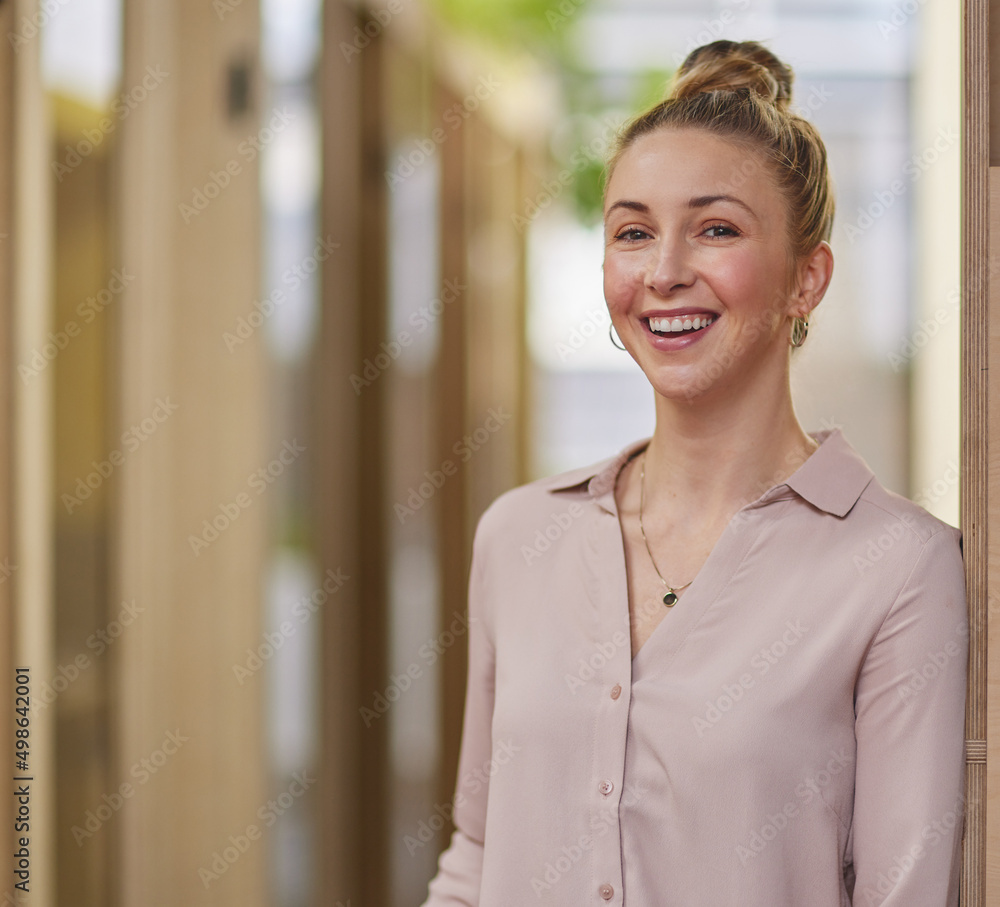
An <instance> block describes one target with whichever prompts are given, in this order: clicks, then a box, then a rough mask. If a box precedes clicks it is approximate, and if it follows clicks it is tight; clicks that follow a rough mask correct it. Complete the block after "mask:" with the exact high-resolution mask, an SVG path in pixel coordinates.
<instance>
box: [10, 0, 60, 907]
mask: <svg viewBox="0 0 1000 907" xmlns="http://www.w3.org/2000/svg"><path fill="white" fill-rule="evenodd" d="M37 13H38V2H37V0H8V2H6V3H4V4H2V5H0V32H2V34H4V35H5V36H12V39H8V40H5V41H3V42H2V46H0V355H2V358H3V361H4V362H5V363H6V367H5V368H4V370H3V377H2V378H0V426H2V430H0V561H2V562H4V563H5V570H3V571H0V574H2V581H0V697H2V699H3V702H4V708H3V710H2V714H3V727H2V731H0V739H2V740H3V741H4V743H5V745H4V746H3V750H4V752H3V754H2V755H0V771H2V772H4V773H5V776H6V777H7V778H11V777H13V775H14V774H16V773H17V772H16V771H15V766H14V764H13V759H12V756H13V753H14V740H15V736H14V730H15V729H14V719H15V717H22V716H20V715H16V714H15V713H14V711H13V707H14V705H15V703H14V698H13V694H14V683H13V681H14V676H13V672H14V669H15V668H16V667H27V668H29V673H30V677H31V684H30V685H31V690H32V692H31V695H32V696H33V697H35V698H36V699H37V695H38V692H39V690H40V688H41V685H42V683H43V682H45V681H46V680H48V679H50V678H51V671H52V667H53V660H52V645H51V643H52V583H51V571H52V519H51V501H52V497H51V492H52V487H51V464H52V434H51V424H52V383H51V373H49V374H44V373H43V374H40V375H39V376H38V380H34V381H31V382H28V383H25V382H24V381H21V380H20V379H19V378H18V373H17V368H16V366H17V364H18V363H21V362H27V361H29V360H30V358H31V353H32V351H33V350H36V349H40V348H41V347H42V346H43V345H44V344H45V342H46V340H47V339H48V338H47V336H46V332H47V331H48V330H49V328H50V323H49V322H50V318H51V299H50V285H49V269H50V264H51V238H52V223H51V211H50V208H51V191H50V185H49V172H48V159H49V152H50V149H49V146H48V133H47V119H46V118H47V109H46V102H45V96H44V92H43V90H42V84H41V77H40V54H41V48H40V45H39V41H38V37H37V32H36V33H34V34H31V33H30V32H29V31H28V30H26V29H24V27H23V23H24V21H25V19H27V20H28V21H30V20H31V19H32V18H33V17H34V16H35V15H36V14H37ZM22 39H23V40H22ZM7 565H9V567H8V566H7ZM35 704H36V703H35V702H33V703H32V706H34V705H35ZM28 717H29V720H30V726H29V728H28V731H29V737H28V738H27V739H28V740H29V741H30V747H29V758H28V760H27V764H28V770H27V774H28V776H29V777H30V778H31V779H32V780H31V781H30V782H29V787H30V800H29V803H28V806H29V808H30V813H31V823H30V825H31V827H30V830H29V833H28V834H27V837H28V845H27V847H28V850H29V851H30V873H31V876H30V884H29V885H28V887H29V889H30V892H31V894H30V898H31V901H30V902H31V904H32V905H35V907H50V905H53V904H54V903H55V900H54V899H55V846H54V841H55V835H54V821H53V820H54V810H55V804H54V790H55V783H54V782H55V755H54V753H55V741H54V729H53V721H52V714H51V711H48V712H41V713H33V712H32V713H29V716H28ZM14 807H15V803H14V801H13V798H12V797H8V798H6V802H5V803H4V804H3V806H2V808H0V847H2V848H4V849H3V853H4V857H3V859H2V860H0V865H2V866H3V867H5V871H4V878H3V881H2V882H0V897H3V896H4V895H5V894H7V893H10V894H15V893H16V892H14V890H13V884H14V875H13V870H14V865H13V858H12V856H11V855H12V854H13V852H14V834H13V831H14V826H13V817H14ZM19 846H20V845H19ZM19 897H23V895H19Z"/></svg>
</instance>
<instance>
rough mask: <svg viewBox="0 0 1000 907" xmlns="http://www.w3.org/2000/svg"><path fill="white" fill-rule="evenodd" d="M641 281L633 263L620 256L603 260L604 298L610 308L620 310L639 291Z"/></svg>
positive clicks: (610, 256) (611, 256) (612, 256)
mask: <svg viewBox="0 0 1000 907" xmlns="http://www.w3.org/2000/svg"><path fill="white" fill-rule="evenodd" d="M641 286H642V279H641V276H640V274H639V271H638V270H637V269H636V267H635V264H634V263H633V262H629V261H628V260H625V259H622V257H621V256H616V255H609V256H607V257H606V258H605V259H604V298H605V300H606V301H607V303H608V305H609V306H610V307H611V308H621V307H622V306H624V305H625V304H626V303H627V302H628V300H629V299H631V298H632V296H633V295H634V294H635V292H636V290H637V289H641Z"/></svg>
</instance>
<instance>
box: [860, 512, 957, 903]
mask: <svg viewBox="0 0 1000 907" xmlns="http://www.w3.org/2000/svg"><path fill="white" fill-rule="evenodd" d="M959 538H960V534H959V532H958V530H956V529H952V528H951V527H946V528H942V529H940V530H939V531H937V532H936V533H935V534H934V535H932V536H931V537H930V538H928V539H927V540H926V541H925V542H924V543H923V547H922V549H921V550H920V553H919V555H918V556H917V559H916V562H915V563H914V565H913V568H912V570H911V571H910V574H909V576H908V578H907V579H906V581H905V582H904V584H903V586H902V589H901V590H900V592H899V594H898V596H897V598H896V601H895V602H894V603H893V605H892V607H891V609H890V610H889V612H888V614H887V615H886V618H885V620H884V621H883V623H882V626H881V627H880V628H879V631H878V633H877V634H876V636H875V639H874V641H873V643H872V645H871V647H870V649H869V651H868V653H867V655H866V657H865V660H864V663H863V665H862V667H861V671H860V674H859V676H858V680H857V685H856V687H855V709H854V711H855V734H856V737H857V766H856V776H855V800H854V819H853V833H852V837H853V854H854V871H855V885H854V896H853V903H854V904H855V905H864V907H871V905H885V907H890V905H891V907H955V905H957V904H958V888H959V874H960V870H961V848H962V831H963V826H964V818H963V817H964V806H965V798H964V794H965V696H966V671H967V664H968V643H969V636H968V619H967V611H966V598H965V577H964V571H963V566H962V554H961V549H960V547H959ZM876 569H878V568H877V567H876Z"/></svg>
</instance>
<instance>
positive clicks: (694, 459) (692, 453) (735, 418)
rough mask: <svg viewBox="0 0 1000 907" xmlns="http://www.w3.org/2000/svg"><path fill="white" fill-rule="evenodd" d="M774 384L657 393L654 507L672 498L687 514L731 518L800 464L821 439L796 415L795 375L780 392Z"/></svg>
mask: <svg viewBox="0 0 1000 907" xmlns="http://www.w3.org/2000/svg"><path fill="white" fill-rule="evenodd" d="M770 391H771V392H769V393H767V394H761V393H756V394H754V393H752V392H750V393H744V394H739V395H733V394H732V393H729V394H726V395H724V396H722V397H720V399H717V400H714V401H713V400H706V399H698V400H695V401H694V402H691V403H688V402H687V401H684V400H673V399H670V398H667V397H663V396H660V395H659V394H657V397H656V431H655V433H654V435H653V438H652V440H651V441H650V443H649V447H648V448H647V450H646V453H645V457H646V464H645V470H646V493H645V507H646V509H647V510H649V511H651V512H654V511H655V510H657V509H659V508H661V507H666V506H669V508H670V509H671V512H672V513H673V514H674V515H675V516H676V517H677V518H678V519H681V520H689V521H691V522H692V523H698V524H704V523H706V522H708V523H712V522H715V521H723V522H725V521H728V519H729V518H730V517H731V516H732V515H733V514H734V513H735V512H736V511H737V510H739V509H740V508H741V507H743V506H744V505H745V504H748V503H750V502H751V501H754V500H756V499H757V498H758V497H760V496H761V495H762V494H763V493H764V492H765V491H767V490H768V489H769V488H771V487H773V486H774V485H776V484H779V483H780V482H782V481H784V480H785V479H787V478H788V476H790V475H791V474H792V473H793V472H795V470H796V469H798V467H799V466H800V465H801V464H802V463H803V462H804V461H805V459H806V458H807V457H808V456H809V455H810V454H811V453H812V452H813V451H814V450H815V449H816V447H817V444H816V442H815V441H813V440H812V439H811V438H810V437H809V436H808V435H807V434H806V433H805V431H803V429H802V427H801V426H800V425H799V422H798V420H797V419H796V417H795V411H794V409H793V406H792V400H791V391H790V388H789V386H788V381H787V377H786V379H785V381H784V382H783V383H782V385H781V389H780V392H778V393H774V392H773V391H774V388H773V386H772V387H771V388H770ZM748 398H750V399H748Z"/></svg>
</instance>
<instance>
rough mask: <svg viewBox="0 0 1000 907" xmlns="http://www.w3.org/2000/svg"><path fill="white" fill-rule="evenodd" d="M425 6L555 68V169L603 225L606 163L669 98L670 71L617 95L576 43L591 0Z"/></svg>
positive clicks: (583, 216) (582, 214)
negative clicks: (637, 119)
mask: <svg viewBox="0 0 1000 907" xmlns="http://www.w3.org/2000/svg"><path fill="white" fill-rule="evenodd" d="M427 2H428V6H429V7H430V8H431V9H432V10H434V11H435V12H436V13H437V15H438V16H439V17H440V18H441V19H442V20H443V21H444V22H445V23H447V24H448V25H449V26H450V27H451V28H452V29H454V30H455V31H456V32H457V33H459V34H465V35H468V36H469V37H471V38H473V39H475V40H476V41H480V42H486V43H488V44H490V45H492V46H494V47H496V48H498V49H499V50H501V51H504V52H508V53H524V52H529V53H531V54H533V55H534V56H536V57H537V58H539V59H541V60H543V61H545V62H546V63H547V65H549V66H550V67H551V69H552V71H553V72H554V73H555V74H556V76H557V78H558V80H559V84H560V86H561V93H562V98H563V104H564V115H563V118H562V121H561V123H560V126H561V128H560V129H559V130H557V131H554V134H553V136H552V142H551V155H552V167H553V170H554V171H555V172H560V171H561V172H565V171H566V170H569V171H570V172H571V173H572V175H573V179H572V182H571V183H570V184H569V185H568V186H567V189H566V194H567V197H568V199H569V201H570V204H571V206H572V209H573V210H574V212H575V213H576V216H577V217H578V218H579V219H580V220H581V221H582V222H583V223H586V224H594V223H598V222H599V221H600V220H601V206H602V199H603V192H604V167H605V161H606V158H607V156H608V155H609V154H610V152H611V150H612V148H613V143H614V132H615V131H616V129H617V127H618V126H619V125H621V124H623V123H624V122H625V121H626V120H627V119H628V118H629V117H631V116H634V115H635V114H637V113H639V112H640V111H642V110H645V109H646V108H648V107H650V106H651V105H652V104H654V103H656V102H657V101H659V100H660V99H661V98H662V97H663V96H664V94H665V88H666V85H667V83H668V81H669V79H670V77H671V75H672V73H671V72H668V71H664V70H648V71H643V72H640V73H638V74H636V75H635V76H634V77H632V78H631V81H630V84H628V85H626V86H625V88H624V91H623V90H622V86H621V85H620V83H619V84H616V85H615V86H614V89H612V86H611V85H609V84H608V82H607V80H606V79H605V78H604V77H603V76H602V75H601V74H600V73H596V72H594V71H593V70H591V69H588V68H587V67H586V65H585V61H583V60H581V59H580V57H579V53H578V51H577V50H576V44H575V43H574V40H573V39H574V31H575V29H576V28H577V27H578V26H579V23H580V21H581V20H582V19H583V18H585V15H586V11H587V8H588V7H589V6H590V5H591V0H427ZM622 95H624V98H623V97H622ZM540 176H542V177H543V178H545V177H550V176H551V174H540Z"/></svg>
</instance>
